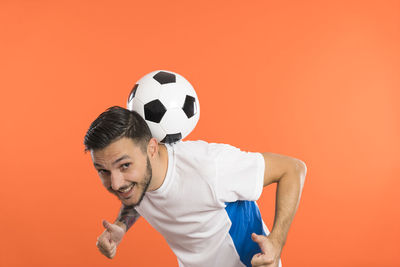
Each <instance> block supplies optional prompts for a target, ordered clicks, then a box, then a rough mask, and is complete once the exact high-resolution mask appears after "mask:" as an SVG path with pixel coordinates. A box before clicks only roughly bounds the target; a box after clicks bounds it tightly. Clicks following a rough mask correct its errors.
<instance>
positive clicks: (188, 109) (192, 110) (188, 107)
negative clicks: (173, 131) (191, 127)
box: [182, 95, 197, 119]
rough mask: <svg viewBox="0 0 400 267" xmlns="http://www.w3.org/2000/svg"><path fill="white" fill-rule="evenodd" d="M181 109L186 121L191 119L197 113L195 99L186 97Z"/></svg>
mask: <svg viewBox="0 0 400 267" xmlns="http://www.w3.org/2000/svg"><path fill="white" fill-rule="evenodd" d="M182 109H183V111H184V112H185V114H186V116H187V117H188V119H190V118H191V117H193V116H194V114H196V113H197V109H196V99H195V98H194V97H193V96H190V95H187V96H186V99H185V103H184V104H183V108H182Z"/></svg>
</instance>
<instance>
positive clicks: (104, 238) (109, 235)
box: [96, 220, 125, 259]
mask: <svg viewBox="0 0 400 267" xmlns="http://www.w3.org/2000/svg"><path fill="white" fill-rule="evenodd" d="M103 226H104V228H105V230H104V232H103V233H102V234H101V235H100V236H99V237H98V238H97V243H96V246H97V248H98V249H99V250H100V252H101V253H102V254H103V255H104V256H106V257H107V258H109V259H112V258H114V256H115V253H116V252H117V246H118V245H119V243H120V242H121V240H122V237H123V236H124V234H125V231H124V229H123V228H122V227H120V226H118V225H116V224H111V223H109V222H107V221H106V220H103Z"/></svg>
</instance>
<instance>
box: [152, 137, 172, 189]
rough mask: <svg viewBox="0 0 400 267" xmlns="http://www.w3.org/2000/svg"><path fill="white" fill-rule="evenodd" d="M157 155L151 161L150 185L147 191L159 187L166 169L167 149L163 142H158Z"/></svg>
mask: <svg viewBox="0 0 400 267" xmlns="http://www.w3.org/2000/svg"><path fill="white" fill-rule="evenodd" d="M157 154H158V155H157V156H156V158H155V160H154V162H152V164H151V165H152V175H153V177H152V186H150V188H149V190H148V191H154V190H157V189H158V188H160V187H161V185H162V184H163V182H164V180H165V176H166V175H167V170H168V151H167V147H166V146H165V145H164V144H158V153H157Z"/></svg>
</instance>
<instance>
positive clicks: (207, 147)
mask: <svg viewBox="0 0 400 267" xmlns="http://www.w3.org/2000/svg"><path fill="white" fill-rule="evenodd" d="M171 147H172V148H173V149H174V151H176V152H178V153H190V154H192V155H193V156H195V155H207V156H208V157H211V158H216V157H219V156H220V155H221V153H226V152H228V153H229V152H237V151H240V149H238V148H236V147H234V146H232V145H229V144H224V143H211V142H206V141H203V140H196V141H180V142H177V143H175V144H172V145H171Z"/></svg>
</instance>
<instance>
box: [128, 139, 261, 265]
mask: <svg viewBox="0 0 400 267" xmlns="http://www.w3.org/2000/svg"><path fill="white" fill-rule="evenodd" d="M166 147H167V150H168V170H167V174H166V177H165V180H164V182H163V184H162V185H161V187H160V188H158V189H157V190H155V191H151V192H147V193H146V194H145V196H144V198H143V200H142V202H141V203H140V205H139V206H137V207H136V210H137V211H138V213H139V214H140V215H141V216H142V217H143V218H145V219H146V220H147V221H148V222H149V223H150V224H151V225H152V226H153V227H154V228H155V229H156V230H157V231H159V232H160V233H161V234H162V235H163V236H164V238H165V239H166V241H167V243H168V244H169V246H170V247H171V249H172V250H173V252H174V253H175V255H176V256H177V258H178V262H179V266H185V267H214V266H215V267H221V266H224V267H239V266H241V267H242V266H251V264H250V261H251V258H252V256H253V255H254V254H256V253H258V252H260V250H259V247H258V245H257V244H256V243H254V242H253V241H252V240H251V233H252V232H255V233H257V234H261V233H263V234H269V232H268V229H267V228H266V226H265V224H264V223H263V221H262V219H261V215H260V213H259V210H258V207H257V204H256V203H255V200H257V199H258V198H259V197H260V195H261V192H262V189H263V181H264V180H263V178H264V167H265V166H264V165H265V163H264V157H263V156H262V155H261V154H260V153H252V152H243V151H241V150H239V149H238V148H235V147H233V146H230V145H226V144H215V143H206V142H204V141H180V142H178V143H175V144H173V145H166Z"/></svg>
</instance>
